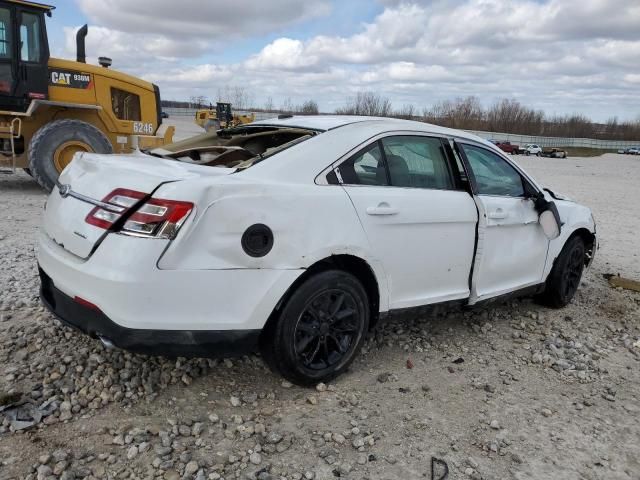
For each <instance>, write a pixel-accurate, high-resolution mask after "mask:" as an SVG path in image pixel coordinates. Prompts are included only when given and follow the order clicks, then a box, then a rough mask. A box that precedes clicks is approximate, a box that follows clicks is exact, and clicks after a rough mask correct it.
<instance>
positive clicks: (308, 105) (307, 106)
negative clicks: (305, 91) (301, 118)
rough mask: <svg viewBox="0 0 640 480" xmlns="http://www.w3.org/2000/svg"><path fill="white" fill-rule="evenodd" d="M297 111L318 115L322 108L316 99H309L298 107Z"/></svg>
mask: <svg viewBox="0 0 640 480" xmlns="http://www.w3.org/2000/svg"><path fill="white" fill-rule="evenodd" d="M296 111H298V112H300V113H302V114H305V115H317V114H318V113H319V111H320V110H319V109H318V104H317V103H316V102H315V100H307V101H306V102H304V103H303V104H302V105H300V106H299V107H298V108H296Z"/></svg>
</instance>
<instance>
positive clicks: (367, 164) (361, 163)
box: [338, 142, 389, 185]
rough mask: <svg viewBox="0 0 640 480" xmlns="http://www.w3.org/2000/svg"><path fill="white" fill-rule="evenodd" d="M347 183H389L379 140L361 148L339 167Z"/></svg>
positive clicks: (341, 175) (343, 179) (344, 181)
mask: <svg viewBox="0 0 640 480" xmlns="http://www.w3.org/2000/svg"><path fill="white" fill-rule="evenodd" d="M338 170H339V172H340V177H342V183H345V184H347V185H389V182H388V179H387V171H386V169H385V166H384V159H383V158H382V152H381V150H380V146H379V144H378V142H375V143H373V144H371V145H369V146H368V147H367V148H365V149H364V150H360V151H359V152H358V153H356V154H355V155H354V156H353V157H351V158H350V159H349V160H346V161H345V162H343V163H342V164H341V165H340V167H339V168H338Z"/></svg>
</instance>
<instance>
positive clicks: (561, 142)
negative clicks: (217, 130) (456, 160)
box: [163, 107, 640, 150]
mask: <svg viewBox="0 0 640 480" xmlns="http://www.w3.org/2000/svg"><path fill="white" fill-rule="evenodd" d="M163 111H165V112H166V113H168V114H169V116H174V115H175V116H187V117H195V115H196V109H194V108H174V107H166V108H163ZM234 112H235V113H239V114H251V113H255V116H256V120H265V119H268V118H274V117H277V116H278V113H279V112H252V111H251V110H234ZM467 131H468V132H470V133H473V134H475V135H478V136H479V137H481V138H484V139H487V140H508V141H510V142H511V143H515V144H517V145H519V146H523V145H526V144H527V143H535V144H536V145H540V146H541V147H587V148H598V149H602V150H618V149H622V148H629V147H635V146H640V140H638V141H622V140H597V139H595V138H567V137H540V136H536V135H518V134H515V133H498V132H483V131H477V130H467Z"/></svg>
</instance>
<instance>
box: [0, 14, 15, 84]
mask: <svg viewBox="0 0 640 480" xmlns="http://www.w3.org/2000/svg"><path fill="white" fill-rule="evenodd" d="M12 41H13V39H12V38H11V11H10V10H9V9H8V8H0V61H1V62H0V93H4V94H10V93H11V91H12V88H13V71H12V69H11V63H10V59H11V52H12V51H13V43H12Z"/></svg>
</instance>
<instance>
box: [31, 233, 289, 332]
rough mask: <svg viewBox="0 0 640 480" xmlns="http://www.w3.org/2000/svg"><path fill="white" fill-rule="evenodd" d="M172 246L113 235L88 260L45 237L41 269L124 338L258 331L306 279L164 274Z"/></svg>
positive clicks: (271, 273) (246, 272)
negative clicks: (163, 261)
mask: <svg viewBox="0 0 640 480" xmlns="http://www.w3.org/2000/svg"><path fill="white" fill-rule="evenodd" d="M166 247H167V242H165V241H158V240H154V239H146V238H136V237H130V236H126V235H117V234H110V235H108V236H107V237H106V238H105V239H104V241H103V242H102V243H101V244H100V247H99V248H98V249H97V250H96V251H95V252H94V253H93V254H92V255H91V257H90V258H89V259H87V260H83V259H80V258H78V257H76V256H74V255H72V254H71V253H69V252H67V251H66V250H65V249H64V248H63V247H62V246H60V245H58V244H57V243H55V242H54V241H53V240H52V239H51V238H49V237H48V236H47V235H46V234H45V233H41V234H40V239H39V245H38V264H39V266H40V268H41V269H42V271H43V273H44V274H46V276H47V277H48V278H49V279H50V281H51V283H52V285H53V287H55V289H56V291H59V292H60V293H61V294H62V295H65V296H66V297H68V298H71V299H73V298H75V297H80V298H82V299H84V300H86V301H87V302H90V303H91V304H93V305H95V306H96V307H97V308H98V309H99V310H100V312H102V314H103V315H104V316H105V317H106V318H107V319H108V320H109V321H110V322H112V323H113V324H115V326H117V327H118V328H121V329H123V330H122V331H124V332H127V331H133V332H142V331H150V332H159V331H169V332H176V331H181V332H195V331H203V332H206V331H209V332H218V331H230V332H234V331H235V332H239V331H252V330H258V331H259V330H261V329H262V327H263V326H264V324H265V323H266V321H267V319H268V318H269V316H270V315H271V313H272V312H273V310H274V308H275V306H276V305H277V303H278V302H279V301H280V299H281V298H282V297H283V295H284V294H285V293H286V291H287V290H288V288H289V287H290V286H291V285H292V284H293V282H294V281H295V279H296V278H298V276H299V275H300V274H301V273H302V270H299V269H296V270H286V269H283V270H276V269H228V270H162V269H160V268H158V266H157V262H158V259H159V258H160V257H161V256H162V253H163V252H164V250H165V248H166ZM55 313H57V312H55ZM60 316H63V315H60ZM79 328H81V326H79ZM85 330H86V329H85ZM189 335H191V334H189ZM236 336H237V335H236V334H234V333H230V334H229V337H230V338H235V337H236Z"/></svg>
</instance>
